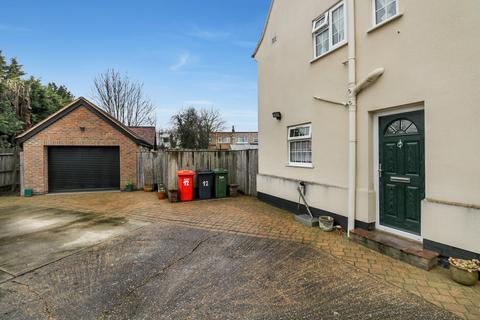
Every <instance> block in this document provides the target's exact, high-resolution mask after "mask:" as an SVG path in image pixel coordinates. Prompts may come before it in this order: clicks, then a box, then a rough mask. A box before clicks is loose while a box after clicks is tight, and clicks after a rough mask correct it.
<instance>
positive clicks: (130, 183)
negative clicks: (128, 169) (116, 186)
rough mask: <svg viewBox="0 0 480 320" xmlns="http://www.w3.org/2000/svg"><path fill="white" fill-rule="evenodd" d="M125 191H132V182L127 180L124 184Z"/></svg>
mask: <svg viewBox="0 0 480 320" xmlns="http://www.w3.org/2000/svg"><path fill="white" fill-rule="evenodd" d="M125 191H126V192H132V191H133V183H132V182H130V181H128V182H127V184H125Z"/></svg>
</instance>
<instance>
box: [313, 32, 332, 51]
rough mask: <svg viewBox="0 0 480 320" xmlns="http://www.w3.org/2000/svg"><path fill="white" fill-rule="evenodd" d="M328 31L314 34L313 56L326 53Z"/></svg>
mask: <svg viewBox="0 0 480 320" xmlns="http://www.w3.org/2000/svg"><path fill="white" fill-rule="evenodd" d="M328 47H329V45H328V29H326V30H325V31H322V32H319V33H317V34H315V51H316V52H315V54H316V56H317V57H318V56H320V55H322V54H324V53H325V52H327V51H328Z"/></svg>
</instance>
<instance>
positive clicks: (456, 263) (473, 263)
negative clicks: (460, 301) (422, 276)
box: [448, 258, 480, 286]
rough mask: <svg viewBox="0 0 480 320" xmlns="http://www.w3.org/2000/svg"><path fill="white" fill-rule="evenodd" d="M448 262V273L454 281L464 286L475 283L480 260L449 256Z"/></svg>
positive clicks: (479, 268)
mask: <svg viewBox="0 0 480 320" xmlns="http://www.w3.org/2000/svg"><path fill="white" fill-rule="evenodd" d="M448 262H450V275H451V276H452V279H453V280H454V281H455V282H458V283H460V284H463V285H466V286H474V285H476V284H477V281H478V272H479V271H480V261H478V260H475V259H474V260H463V259H454V258H450V259H448Z"/></svg>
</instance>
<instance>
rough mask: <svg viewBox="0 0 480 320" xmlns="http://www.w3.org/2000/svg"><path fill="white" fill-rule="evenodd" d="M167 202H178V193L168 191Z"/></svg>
mask: <svg viewBox="0 0 480 320" xmlns="http://www.w3.org/2000/svg"><path fill="white" fill-rule="evenodd" d="M168 200H170V202H178V191H177V190H168Z"/></svg>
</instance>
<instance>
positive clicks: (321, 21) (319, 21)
mask: <svg viewBox="0 0 480 320" xmlns="http://www.w3.org/2000/svg"><path fill="white" fill-rule="evenodd" d="M324 22H325V16H323V17H322V18H320V19H318V20H317V21H315V26H314V29H317V28H318V27H320V26H321V25H322V24H323V23H324Z"/></svg>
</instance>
